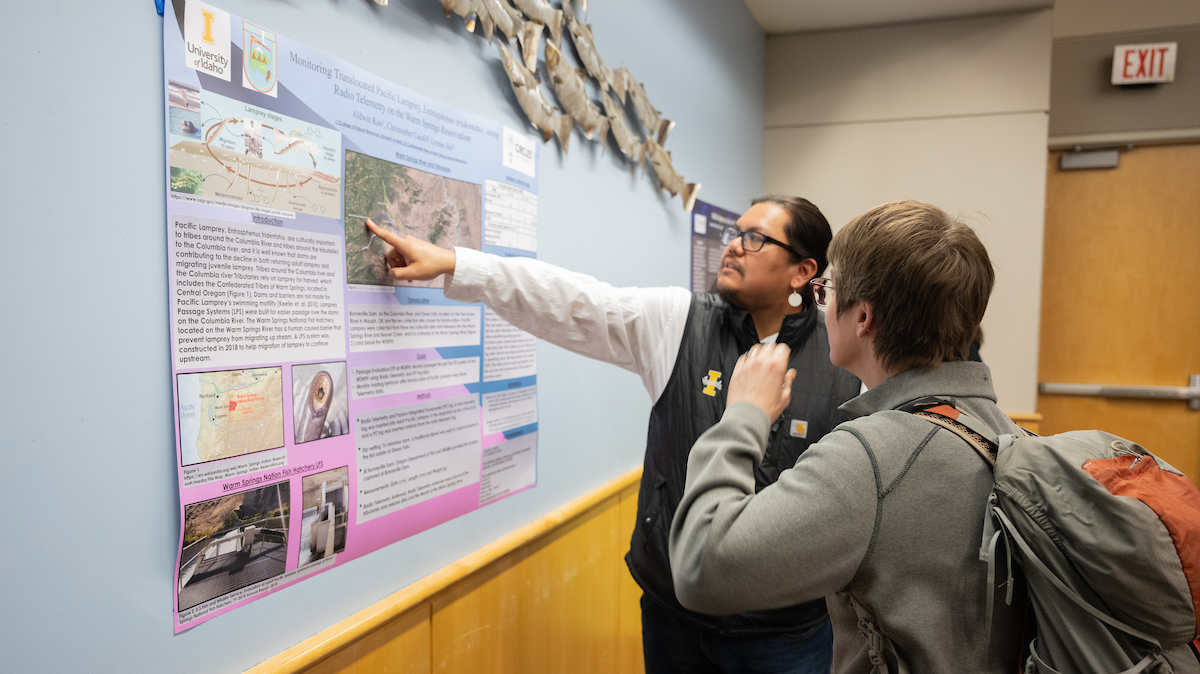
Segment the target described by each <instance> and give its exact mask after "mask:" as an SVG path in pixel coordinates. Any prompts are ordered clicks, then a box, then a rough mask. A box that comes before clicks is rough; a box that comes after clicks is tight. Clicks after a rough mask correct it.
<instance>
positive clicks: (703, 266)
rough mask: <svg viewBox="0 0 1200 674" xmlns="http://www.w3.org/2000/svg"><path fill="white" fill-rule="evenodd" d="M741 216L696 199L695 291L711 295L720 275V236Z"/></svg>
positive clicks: (693, 280) (693, 267)
mask: <svg viewBox="0 0 1200 674" xmlns="http://www.w3.org/2000/svg"><path fill="white" fill-rule="evenodd" d="M738 217H739V216H738V214H737V213H734V212H733V211H727V210H725V209H724V208H721V207H719V206H713V205H712V204H708V203H705V202H703V201H700V200H699V199H697V200H696V205H694V206H692V292H694V293H711V292H716V291H715V290H714V288H715V287H716V283H717V275H718V274H719V273H720V272H721V253H722V252H724V251H725V244H723V243H721V233H722V232H724V231H725V228H726V227H729V226H731V225H735V224H737V219H738Z"/></svg>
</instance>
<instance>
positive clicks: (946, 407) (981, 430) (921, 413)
mask: <svg viewBox="0 0 1200 674" xmlns="http://www.w3.org/2000/svg"><path fill="white" fill-rule="evenodd" d="M899 409H900V411H901V412H908V413H910V414H912V415H914V416H918V417H921V418H922V419H925V420H926V421H929V422H930V423H934V424H937V425H938V426H941V427H943V428H945V429H946V430H948V431H950V432H952V433H954V434H955V435H957V436H958V437H960V438H962V439H963V440H965V441H966V443H967V444H968V445H970V446H971V448H972V449H974V450H975V451H976V453H978V454H979V456H980V458H982V459H983V460H984V462H985V463H987V465H988V467H989V468H991V469H993V470H994V469H995V467H996V452H997V451H998V450H999V448H1000V443H1001V439H1000V437H999V436H997V435H996V434H995V433H994V432H993V431H992V429H990V428H988V427H987V424H985V423H983V422H982V421H980V420H978V419H976V418H975V417H973V416H971V415H970V414H967V413H966V412H963V411H962V410H960V409H958V408H957V407H956V406H955V403H954V399H953V398H940V397H937V396H926V397H924V398H918V399H916V400H914V401H912V402H910V403H907V404H905V405H903V406H902V407H900V408H899Z"/></svg>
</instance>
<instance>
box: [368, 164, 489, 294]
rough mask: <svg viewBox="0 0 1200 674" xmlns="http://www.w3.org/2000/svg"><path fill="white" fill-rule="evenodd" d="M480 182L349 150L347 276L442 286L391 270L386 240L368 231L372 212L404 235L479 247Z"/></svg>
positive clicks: (381, 223)
mask: <svg viewBox="0 0 1200 674" xmlns="http://www.w3.org/2000/svg"><path fill="white" fill-rule="evenodd" d="M482 195H483V191H482V190H481V189H480V186H479V185H475V184H473V183H466V182H462V181H461V180H454V179H453V178H445V177H442V176H439V175H435V174H433V173H426V172H425V171H421V170H418V169H415V168H411V167H408V166H402V165H400V164H393V163H392V162H390V161H385V160H383V159H376V158H375V157H369V156H367V155H365V154H359V153H358V152H354V151H352V150H346V282H347V283H350V284H360V285H380V286H416V287H424V288H441V287H442V284H443V278H442V277H441V276H439V277H437V278H436V279H433V280H432V281H397V280H394V279H392V278H391V276H390V275H389V274H388V267H387V261H386V260H385V259H384V255H385V254H386V253H387V248H386V245H385V244H384V242H383V241H381V240H380V239H379V237H377V236H375V235H374V234H372V233H371V232H369V231H367V228H366V226H365V225H364V223H365V222H366V220H367V218H370V219H371V222H374V223H375V224H376V225H377V226H379V227H382V228H383V229H386V230H390V231H392V232H395V233H397V234H399V235H401V236H403V235H405V234H411V235H412V236H415V237H416V238H418V239H423V240H425V241H428V242H430V243H432V244H435V245H438V246H441V247H442V248H446V249H450V248H454V247H455V246H462V247H464V248H474V249H475V250H479V248H480V244H481V243H482V241H483V234H482V221H483V218H482V216H481V207H480V204H481V202H482Z"/></svg>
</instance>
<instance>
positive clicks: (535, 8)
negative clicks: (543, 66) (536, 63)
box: [514, 0, 563, 70]
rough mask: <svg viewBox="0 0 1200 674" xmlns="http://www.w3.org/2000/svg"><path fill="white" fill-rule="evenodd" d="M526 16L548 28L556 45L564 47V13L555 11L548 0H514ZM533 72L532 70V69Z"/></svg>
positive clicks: (558, 10) (559, 10)
mask: <svg viewBox="0 0 1200 674" xmlns="http://www.w3.org/2000/svg"><path fill="white" fill-rule="evenodd" d="M514 2H515V4H516V5H517V8H518V9H520V10H521V11H522V12H524V13H525V16H527V17H529V18H530V19H531V20H533V21H536V22H538V23H540V24H542V25H543V26H545V27H546V29H547V30H549V31H550V39H551V40H554V44H555V45H562V22H563V11H562V10H561V9H554V8H553V7H551V6H550V3H548V2H546V0H514ZM531 70H532V68H531Z"/></svg>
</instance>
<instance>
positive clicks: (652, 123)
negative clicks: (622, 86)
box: [629, 77, 675, 145]
mask: <svg viewBox="0 0 1200 674" xmlns="http://www.w3.org/2000/svg"><path fill="white" fill-rule="evenodd" d="M629 94H630V96H632V97H633V109H634V110H637V114H638V119H640V120H642V126H643V127H645V128H646V132H647V133H649V134H650V137H651V138H654V137H656V136H657V138H658V144H659V145H663V144H664V143H666V142H667V134H668V133H670V132H671V129H674V128H675V122H672V121H671V120H669V119H663V117H662V113H660V112H659V111H658V110H655V109H654V106H653V105H650V99H649V98H646V87H644V86H642V84H641V83H640V82H637V81H635V80H634V79H633V78H632V77H631V78H630V79H629Z"/></svg>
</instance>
